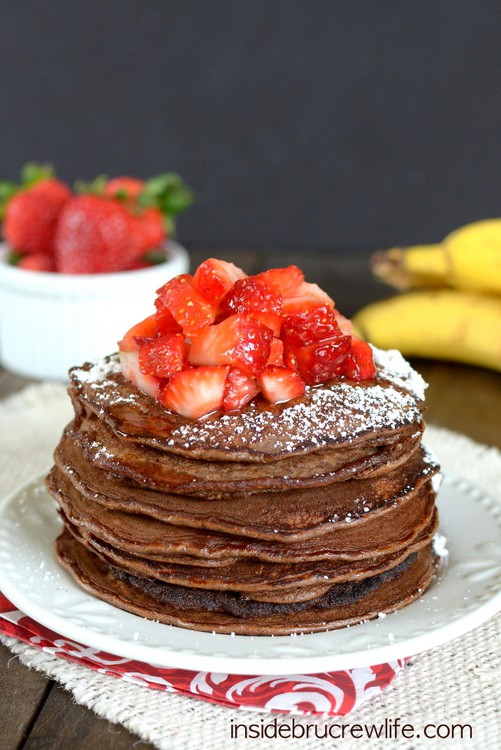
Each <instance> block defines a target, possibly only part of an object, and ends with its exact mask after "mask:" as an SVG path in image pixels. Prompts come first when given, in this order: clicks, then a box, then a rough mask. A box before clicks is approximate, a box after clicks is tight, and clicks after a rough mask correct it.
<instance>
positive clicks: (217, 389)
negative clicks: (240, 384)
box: [160, 367, 228, 419]
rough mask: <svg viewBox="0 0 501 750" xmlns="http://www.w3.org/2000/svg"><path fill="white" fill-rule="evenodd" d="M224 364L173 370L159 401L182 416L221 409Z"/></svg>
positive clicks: (194, 416)
mask: <svg viewBox="0 0 501 750" xmlns="http://www.w3.org/2000/svg"><path fill="white" fill-rule="evenodd" d="M227 373H228V368H227V367H195V368H193V369H190V370H182V371H181V372H176V373H175V375H173V376H172V377H171V379H170V380H169V381H168V383H167V385H166V386H165V388H164V389H163V390H162V393H161V394H160V401H161V402H162V404H163V405H164V406H166V407H167V408H168V409H170V410H171V411H174V412H176V413H177V414H181V415H182V416H183V417H190V418H192V419H200V417H203V416H205V415H206V414H210V413H211V412H214V411H218V410H219V409H221V407H222V404H223V397H224V387H225V383H226V376H227Z"/></svg>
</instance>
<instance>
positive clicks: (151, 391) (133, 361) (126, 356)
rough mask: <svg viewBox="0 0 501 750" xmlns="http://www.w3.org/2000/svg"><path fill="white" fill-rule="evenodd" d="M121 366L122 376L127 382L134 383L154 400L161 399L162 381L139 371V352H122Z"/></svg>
mask: <svg viewBox="0 0 501 750" xmlns="http://www.w3.org/2000/svg"><path fill="white" fill-rule="evenodd" d="M120 365H121V368H122V374H123V376H124V378H125V379H126V380H128V381H129V382H131V383H133V384H134V385H135V386H136V387H137V388H139V390H141V391H143V393H147V394H148V396H151V397H152V398H159V397H160V386H161V383H162V381H161V380H160V379H159V378H155V377H153V376H152V375H145V374H144V373H142V372H141V370H140V369H139V352H138V351H137V350H135V351H120Z"/></svg>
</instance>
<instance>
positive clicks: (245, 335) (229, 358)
mask: <svg viewBox="0 0 501 750" xmlns="http://www.w3.org/2000/svg"><path fill="white" fill-rule="evenodd" d="M272 338H273V334H272V332H271V331H270V330H269V329H268V328H266V327H265V326H263V325H262V324H261V323H259V322H258V321H257V320H253V318H250V317H248V316H247V315H231V316H230V317H229V318H226V319H225V320H223V321H222V322H221V323H218V324H217V325H212V326H207V327H206V328H204V329H203V330H202V331H200V333H199V335H198V336H196V337H194V338H193V341H192V343H191V347H190V351H189V354H188V361H189V362H191V363H192V364H194V365H233V366H234V367H239V368H240V369H241V370H243V371H244V372H246V373H248V374H250V375H257V374H258V373H260V372H261V371H262V370H263V369H264V368H265V366H266V363H267V362H268V359H269V356H270V349H271V340H272Z"/></svg>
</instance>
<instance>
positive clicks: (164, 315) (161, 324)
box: [155, 299, 182, 336]
mask: <svg viewBox="0 0 501 750" xmlns="http://www.w3.org/2000/svg"><path fill="white" fill-rule="evenodd" d="M155 305H156V307H157V312H156V313H155V320H156V324H157V330H158V333H159V334H160V336H164V335H165V334H167V333H181V330H182V329H181V326H180V325H179V323H177V322H176V319H175V317H174V316H173V314H172V313H171V311H170V310H169V309H168V308H167V307H164V305H163V304H162V302H161V300H160V299H157V301H156V302H155Z"/></svg>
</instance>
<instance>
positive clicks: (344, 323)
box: [332, 308, 353, 336]
mask: <svg viewBox="0 0 501 750" xmlns="http://www.w3.org/2000/svg"><path fill="white" fill-rule="evenodd" d="M332 312H333V313H334V315H335V316H336V321H337V324H338V326H339V328H340V329H341V331H342V333H344V334H345V335H346V336H351V334H352V333H353V323H352V322H351V320H349V319H348V318H345V317H344V315H341V313H340V312H338V310H336V308H334V310H333V311H332Z"/></svg>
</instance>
